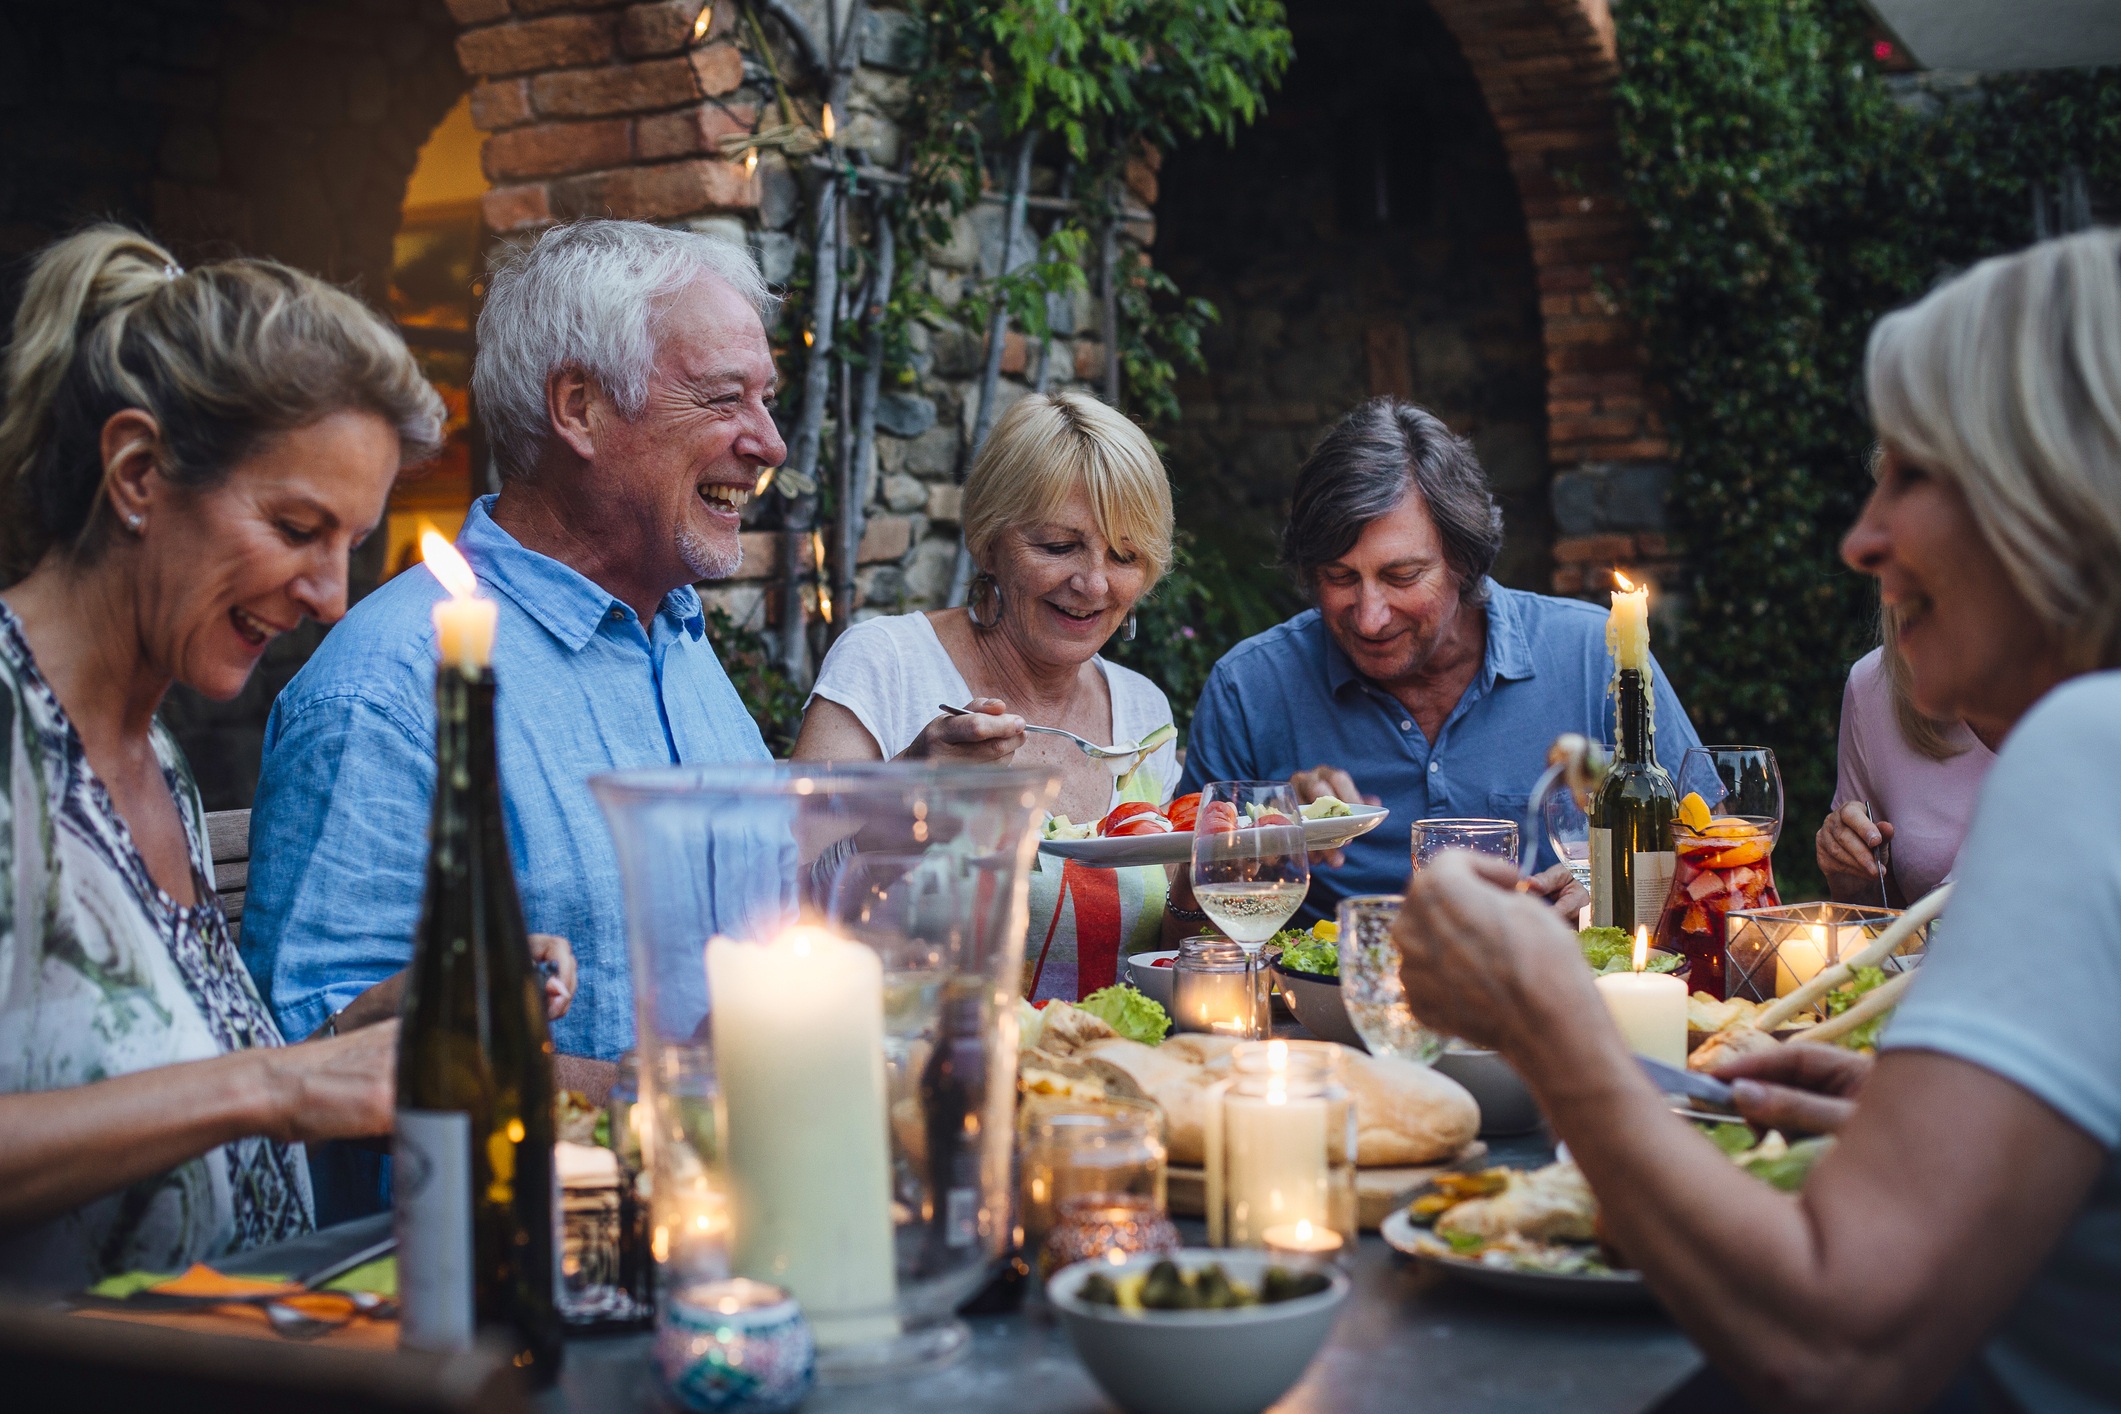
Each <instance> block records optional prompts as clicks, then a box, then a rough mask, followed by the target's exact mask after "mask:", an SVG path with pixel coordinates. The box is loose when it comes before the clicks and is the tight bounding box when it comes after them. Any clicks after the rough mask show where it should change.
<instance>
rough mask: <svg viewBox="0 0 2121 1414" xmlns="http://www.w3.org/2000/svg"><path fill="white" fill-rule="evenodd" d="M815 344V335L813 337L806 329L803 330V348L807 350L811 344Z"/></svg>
mask: <svg viewBox="0 0 2121 1414" xmlns="http://www.w3.org/2000/svg"><path fill="white" fill-rule="evenodd" d="M816 342H817V335H815V334H813V333H811V332H810V331H809V330H808V329H805V330H804V331H803V347H804V348H806V349H807V348H809V347H810V346H811V345H812V344H815V343H816Z"/></svg>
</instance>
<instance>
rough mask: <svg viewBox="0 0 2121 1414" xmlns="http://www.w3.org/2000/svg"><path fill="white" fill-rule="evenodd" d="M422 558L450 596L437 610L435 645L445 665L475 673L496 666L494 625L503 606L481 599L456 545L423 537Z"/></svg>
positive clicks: (437, 537) (434, 536)
mask: <svg viewBox="0 0 2121 1414" xmlns="http://www.w3.org/2000/svg"><path fill="white" fill-rule="evenodd" d="M420 558H421V559H423V560H425V561H426V562H427V568H428V570H429V571H430V572H432V573H433V575H434V577H435V578H436V579H438V580H440V581H442V587H443V588H444V589H447V590H448V591H449V595H450V597H449V598H447V599H444V600H442V601H441V602H439V603H437V604H436V605H435V608H434V621H435V642H436V644H437V645H438V647H439V649H440V653H439V656H440V658H441V660H442V661H443V662H444V663H453V664H455V665H456V667H457V669H458V671H460V672H465V673H471V672H477V671H479V670H481V669H484V668H488V667H491V666H492V665H493V626H494V620H495V618H496V617H497V616H498V615H499V614H500V611H501V610H500V605H498V604H496V603H495V602H494V601H493V600H491V599H481V598H480V597H479V582H478V580H477V579H475V578H473V577H472V573H471V566H470V565H467V564H465V563H464V557H463V556H462V555H460V554H458V553H457V549H456V546H454V545H452V544H450V543H449V542H448V541H447V540H444V539H443V538H442V537H441V535H439V534H438V533H436V532H435V531H432V530H427V531H422V532H421V534H420Z"/></svg>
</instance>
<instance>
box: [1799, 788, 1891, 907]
mask: <svg viewBox="0 0 2121 1414" xmlns="http://www.w3.org/2000/svg"><path fill="white" fill-rule="evenodd" d="M1892 837H1893V827H1892V826H1891V825H1890V824H1888V823H1886V822H1885V821H1883V820H1881V821H1878V822H1876V823H1873V822H1872V820H1871V818H1870V815H1869V813H1868V812H1866V811H1865V810H1864V808H1863V802H1862V801H1860V800H1852V801H1850V802H1849V803H1848V804H1846V805H1844V806H1842V807H1841V808H1840V809H1839V810H1836V811H1834V812H1833V813H1831V814H1830V815H1828V816H1827V817H1826V819H1825V821H1824V822H1822V823H1821V824H1820V826H1819V836H1818V839H1817V841H1816V842H1815V847H1816V849H1817V850H1818V857H1819V872H1820V873H1822V874H1824V875H1826V886H1827V891H1828V892H1829V893H1831V894H1832V895H1833V896H1834V897H1835V898H1836V899H1839V900H1840V901H1842V902H1844V903H1870V902H1873V901H1874V900H1876V899H1877V898H1878V897H1880V894H1879V885H1880V881H1881V880H1882V879H1883V878H1884V877H1885V869H1884V866H1883V865H1882V864H1880V863H1879V853H1880V851H1882V850H1883V849H1884V848H1885V846H1886V842H1887V841H1889V840H1891V839H1892Z"/></svg>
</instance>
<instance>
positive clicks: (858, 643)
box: [803, 613, 1178, 809]
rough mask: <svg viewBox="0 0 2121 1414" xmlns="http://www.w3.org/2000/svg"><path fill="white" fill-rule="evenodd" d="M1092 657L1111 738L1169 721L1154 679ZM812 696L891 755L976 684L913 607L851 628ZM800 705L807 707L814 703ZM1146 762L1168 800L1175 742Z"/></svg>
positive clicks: (1137, 736)
mask: <svg viewBox="0 0 2121 1414" xmlns="http://www.w3.org/2000/svg"><path fill="white" fill-rule="evenodd" d="M1090 661H1091V662H1093V663H1095V664H1096V665H1097V668H1098V671H1100V672H1102V673H1103V674H1104V675H1105V687H1106V688H1107V689H1108V690H1109V691H1110V692H1111V694H1112V739H1113V740H1114V741H1140V740H1141V739H1142V738H1143V737H1145V736H1147V735H1148V734H1149V733H1150V732H1153V731H1155V730H1156V729H1157V728H1158V727H1162V726H1169V725H1170V723H1171V703H1170V701H1169V699H1167V698H1166V697H1165V696H1164V694H1163V692H1162V690H1161V689H1159V688H1158V687H1157V685H1156V684H1155V683H1153V682H1150V681H1149V680H1148V679H1147V678H1145V677H1143V676H1142V675H1141V674H1140V673H1137V672H1135V671H1134V670H1133V669H1132V668H1124V667H1121V666H1120V665H1119V664H1117V663H1108V662H1106V661H1105V660H1104V659H1103V658H1092V659H1091V660H1090ZM810 695H811V698H812V699H815V698H819V697H822V698H824V699H826V700H827V701H829V702H837V703H839V704H840V706H842V707H844V708H846V709H847V710H848V711H850V712H852V713H854V715H855V719H856V720H857V721H859V722H860V723H861V724H862V725H863V726H865V727H867V728H868V729H869V735H871V736H873V737H875V738H876V744H877V745H878V746H879V747H881V748H882V749H883V753H884V759H885V760H887V761H888V760H890V759H891V758H892V757H894V756H896V755H898V754H899V753H900V752H901V751H904V750H905V749H906V748H907V747H909V746H911V745H913V739H914V738H915V737H917V736H919V735H920V734H921V730H922V728H924V727H926V726H927V725H928V724H929V723H930V722H932V721H934V720H935V719H936V718H937V717H940V716H941V715H942V711H941V710H940V709H941V704H943V703H945V702H947V703H949V704H950V705H951V706H953V707H962V706H964V704H965V703H966V701H968V700H969V699H970V698H971V696H972V689H971V688H970V687H969V686H967V685H966V683H965V675H964V674H963V673H961V672H959V671H958V670H957V664H955V663H953V662H951V661H950V654H949V652H948V650H946V649H945V648H944V647H943V641H942V640H941V639H940V638H937V637H936V636H935V625H934V624H932V623H930V622H929V621H928V616H927V615H926V614H923V613H913V614H892V615H888V616H886V617H884V618H878V619H870V620H869V621H868V622H867V623H859V624H856V625H855V626H854V627H853V628H850V629H848V630H847V632H846V633H844V634H843V635H841V637H840V641H839V642H837V643H835V644H833V645H832V651H831V652H829V653H827V654H826V655H825V661H824V663H823V664H822V665H821V666H820V667H819V668H818V673H817V684H816V686H814V687H812V688H811V690H810ZM803 706H804V708H805V710H808V708H809V706H810V704H809V702H805V703H804V704H803ZM1143 764H1144V765H1145V766H1146V767H1147V768H1148V771H1149V774H1150V775H1151V776H1153V777H1154V778H1155V779H1156V783H1157V785H1158V787H1159V789H1160V790H1161V791H1162V796H1161V798H1162V799H1167V800H1168V799H1169V798H1170V795H1171V787H1172V786H1173V785H1175V784H1177V782H1178V747H1177V744H1176V743H1175V742H1166V743H1165V744H1164V745H1163V746H1161V747H1160V748H1158V749H1157V750H1156V752H1155V753H1154V754H1152V755H1151V756H1150V757H1149V759H1148V761H1146V762H1145V763H1143ZM1106 808H1107V809H1110V806H1109V805H1108V806H1107V807H1106Z"/></svg>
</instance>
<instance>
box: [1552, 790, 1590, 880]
mask: <svg viewBox="0 0 2121 1414" xmlns="http://www.w3.org/2000/svg"><path fill="white" fill-rule="evenodd" d="M1542 813H1543V814H1544V815H1545V817H1546V819H1545V824H1546V827H1547V843H1548V844H1551V845H1553V846H1554V857H1555V858H1556V859H1559V860H1560V861H1561V862H1562V863H1563V864H1566V865H1568V866H1569V876H1570V877H1571V878H1573V879H1575V881H1576V882H1577V883H1579V884H1581V885H1583V887H1584V890H1585V891H1586V892H1588V891H1589V890H1590V887H1591V817H1590V816H1588V815H1586V814H1584V813H1583V807H1582V806H1581V805H1578V804H1577V803H1576V795H1575V793H1574V792H1573V791H1569V790H1566V789H1564V790H1555V791H1549V792H1548V793H1547V799H1546V806H1545V808H1544V810H1543V811H1542Z"/></svg>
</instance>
